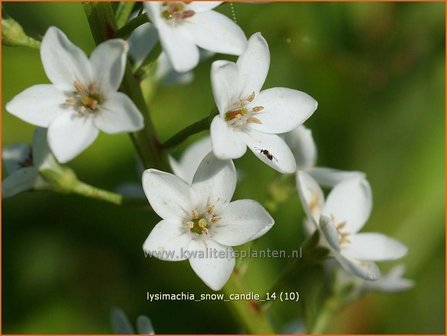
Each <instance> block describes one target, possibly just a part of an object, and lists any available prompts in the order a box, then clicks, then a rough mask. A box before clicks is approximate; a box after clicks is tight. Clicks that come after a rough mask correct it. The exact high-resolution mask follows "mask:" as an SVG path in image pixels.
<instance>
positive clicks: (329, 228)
mask: <svg viewBox="0 0 447 336" xmlns="http://www.w3.org/2000/svg"><path fill="white" fill-rule="evenodd" d="M320 229H321V232H322V233H323V236H324V238H325V239H326V241H327V242H328V244H329V246H330V247H332V248H333V249H334V250H335V251H337V252H338V251H340V243H339V237H338V233H337V229H336V227H335V224H334V222H333V221H332V220H331V219H330V218H329V217H326V216H321V217H320Z"/></svg>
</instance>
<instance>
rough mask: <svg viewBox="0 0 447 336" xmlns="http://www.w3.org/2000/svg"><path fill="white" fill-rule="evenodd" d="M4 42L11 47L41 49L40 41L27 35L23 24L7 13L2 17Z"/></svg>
mask: <svg viewBox="0 0 447 336" xmlns="http://www.w3.org/2000/svg"><path fill="white" fill-rule="evenodd" d="M2 44H3V45H6V46H10V47H28V48H33V49H40V41H37V40H35V39H33V38H32V37H29V36H28V35H26V33H25V32H24V31H23V28H22V26H21V25H20V24H19V23H18V22H17V21H15V20H14V19H13V18H11V17H10V16H8V15H7V14H6V13H4V17H3V18H2Z"/></svg>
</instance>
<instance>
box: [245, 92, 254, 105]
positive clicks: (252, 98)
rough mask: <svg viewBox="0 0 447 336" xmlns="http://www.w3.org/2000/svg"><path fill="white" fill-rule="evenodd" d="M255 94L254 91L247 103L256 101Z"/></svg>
mask: <svg viewBox="0 0 447 336" xmlns="http://www.w3.org/2000/svg"><path fill="white" fill-rule="evenodd" d="M255 95H256V94H255V93H254V91H253V92H252V93H251V94H250V95H249V96H248V97H247V101H248V102H250V103H251V102H252V101H253V100H254V99H255Z"/></svg>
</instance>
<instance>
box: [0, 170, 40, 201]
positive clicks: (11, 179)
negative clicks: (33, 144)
mask: <svg viewBox="0 0 447 336" xmlns="http://www.w3.org/2000/svg"><path fill="white" fill-rule="evenodd" d="M36 179H37V169H36V168H34V167H25V168H21V169H19V170H17V171H15V172H14V173H12V174H11V175H9V176H8V177H7V178H5V179H4V180H3V182H2V198H8V197H12V196H14V195H17V194H19V193H21V192H24V191H27V190H31V189H33V187H34V183H35V182H36Z"/></svg>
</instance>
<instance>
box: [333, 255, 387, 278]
mask: <svg viewBox="0 0 447 336" xmlns="http://www.w3.org/2000/svg"><path fill="white" fill-rule="evenodd" d="M335 258H336V259H337V260H338V262H339V263H340V265H341V266H342V267H343V269H344V270H345V271H346V272H349V273H351V274H354V275H356V276H358V277H360V278H363V279H365V280H377V279H379V278H380V270H379V267H377V265H376V264H375V263H374V262H371V261H364V260H355V259H350V258H346V257H344V256H342V255H341V254H338V253H337V254H335Z"/></svg>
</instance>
